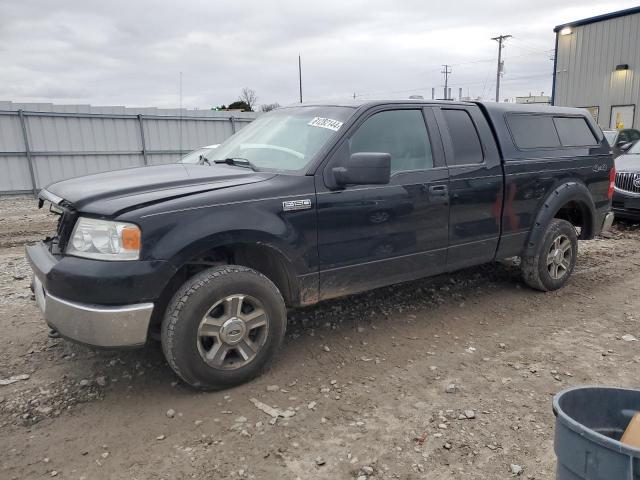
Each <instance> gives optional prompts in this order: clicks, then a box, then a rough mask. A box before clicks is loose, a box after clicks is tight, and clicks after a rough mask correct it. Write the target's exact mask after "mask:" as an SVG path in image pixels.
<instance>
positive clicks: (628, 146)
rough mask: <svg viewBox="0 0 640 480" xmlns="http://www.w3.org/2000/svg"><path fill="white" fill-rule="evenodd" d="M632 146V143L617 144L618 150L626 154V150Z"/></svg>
mask: <svg viewBox="0 0 640 480" xmlns="http://www.w3.org/2000/svg"><path fill="white" fill-rule="evenodd" d="M632 146H633V142H620V143H619V144H618V148H619V149H620V150H622V151H623V152H626V151H627V150H629V149H630V148H631V147H632Z"/></svg>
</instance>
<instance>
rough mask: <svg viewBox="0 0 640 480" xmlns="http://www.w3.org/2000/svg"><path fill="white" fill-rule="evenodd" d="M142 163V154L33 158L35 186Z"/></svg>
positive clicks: (138, 165) (44, 185)
mask: <svg viewBox="0 0 640 480" xmlns="http://www.w3.org/2000/svg"><path fill="white" fill-rule="evenodd" d="M142 165H143V163H142V155H70V156H65V155H61V156H58V155H55V156H37V157H34V159H33V166H34V170H35V175H36V182H37V188H43V187H46V186H47V185H49V184H50V183H53V182H58V181H60V180H64V179H67V178H73V177H79V176H82V175H89V174H92V173H100V172H107V171H110V170H119V169H121V168H129V167H140V166H142Z"/></svg>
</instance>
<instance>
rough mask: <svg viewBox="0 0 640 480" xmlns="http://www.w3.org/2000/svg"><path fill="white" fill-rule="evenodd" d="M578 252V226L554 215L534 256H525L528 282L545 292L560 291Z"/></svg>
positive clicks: (525, 279)
mask: <svg viewBox="0 0 640 480" xmlns="http://www.w3.org/2000/svg"><path fill="white" fill-rule="evenodd" d="M577 255H578V237H577V235H576V230H575V228H574V226H573V225H572V224H571V223H569V222H567V221H566V220H561V219H559V218H554V219H553V220H552V221H551V222H550V223H549V226H548V227H547V231H546V232H545V234H544V238H543V240H542V242H541V243H540V245H539V247H538V249H537V252H536V253H535V254H534V255H529V256H523V257H522V263H521V269H522V276H523V278H524V281H525V283H526V284H527V285H529V286H530V287H532V288H535V289H537V290H542V291H544V292H547V291H550V290H557V289H559V288H561V287H562V286H564V284H565V283H567V281H568V280H569V277H570V276H571V273H572V272H573V268H574V267H575V264H576V258H577Z"/></svg>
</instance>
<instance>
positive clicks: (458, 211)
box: [27, 101, 615, 389]
mask: <svg viewBox="0 0 640 480" xmlns="http://www.w3.org/2000/svg"><path fill="white" fill-rule="evenodd" d="M209 157H210V158H205V157H204V156H203V157H202V158H201V159H200V162H199V164H172V165H161V166H151V167H142V168H133V169H128V170H121V171H114V172H108V173H102V174H97V175H91V176H86V177H82V178H75V179H71V180H65V181H61V182H58V183H55V184H53V185H50V186H48V187H47V188H46V189H43V190H41V191H40V194H39V204H40V207H42V205H43V204H45V203H48V204H50V205H49V207H50V208H51V209H53V210H54V211H57V212H59V213H60V219H59V223H58V229H57V232H56V233H55V234H53V235H52V236H51V237H49V238H47V239H46V240H44V241H43V242H41V243H39V244H37V245H33V246H29V247H28V248H27V256H28V259H29V261H30V263H31V266H32V268H33V271H34V273H35V276H34V284H33V287H34V291H35V297H36V302H37V304H38V306H39V307H40V309H41V310H42V311H43V312H44V318H45V320H46V322H47V323H48V324H49V326H51V327H52V328H54V329H56V330H57V331H58V332H59V333H60V334H61V335H62V336H63V337H66V338H68V339H71V340H75V341H78V342H81V343H85V344H90V345H95V346H102V347H133V346H140V345H143V344H145V343H146V342H147V341H148V339H149V338H153V337H158V336H159V337H160V339H161V341H162V348H163V350H164V353H165V355H166V358H167V361H168V363H169V365H170V366H171V367H172V368H173V370H174V371H175V372H176V373H177V374H178V375H179V376H180V377H181V378H182V379H183V380H184V381H185V382H187V383H188V384H190V385H193V386H194V387H197V388H201V389H213V388H222V387H226V386H230V385H233V384H238V383H241V382H244V381H246V380H248V379H250V378H251V377H254V376H255V375H257V374H259V372H260V371H261V370H262V369H263V368H264V367H265V365H267V363H268V362H269V361H270V360H271V359H272V357H273V356H274V354H275V353H276V351H277V350H278V348H279V347H280V345H281V342H282V340H283V337H284V334H285V327H286V323H287V308H288V307H296V306H301V305H311V304H314V303H317V302H320V301H322V300H325V299H329V298H333V297H338V296H344V295H349V294H352V293H356V292H362V291H365V290H369V289H374V288H378V287H382V286H384V285H389V284H393V283H398V282H404V281H408V280H413V279H417V278H420V277H426V276H430V275H437V274H442V273H445V272H450V271H453V270H457V269H460V268H464V267H468V266H471V265H477V264H481V263H486V262H492V261H495V260H500V259H505V258H511V257H520V258H521V266H522V272H523V276H524V281H525V282H526V283H527V284H528V285H530V286H531V287H533V288H535V289H538V290H543V291H548V290H554V289H557V288H560V287H561V286H563V285H564V284H565V283H566V282H567V280H568V279H569V277H570V275H571V272H572V270H573V268H574V265H575V262H576V254H577V248H578V244H577V240H578V239H590V238H593V237H594V236H595V235H596V234H598V233H600V232H601V231H602V230H604V229H607V228H608V227H609V226H610V225H611V222H612V221H613V214H612V213H611V198H612V194H613V190H614V179H615V170H614V168H613V160H612V156H611V150H610V147H609V145H608V144H607V142H606V140H605V139H604V137H603V134H602V132H601V130H600V129H599V128H598V127H597V125H596V124H595V123H594V122H593V120H592V119H591V116H590V115H589V113H588V112H586V111H584V110H578V109H570V108H554V107H536V106H519V105H511V104H495V103H457V102H440V103H438V102H427V101H378V102H368V103H359V104H340V105H329V104H323V105H304V104H302V105H298V106H292V107H287V108H281V109H278V110H276V111H274V112H271V113H268V114H265V115H262V116H260V117H259V118H258V119H257V120H255V121H254V122H253V123H251V124H250V125H248V126H247V127H245V128H243V129H242V130H241V131H239V132H238V133H236V134H235V135H234V136H232V137H231V138H229V139H228V140H227V141H226V142H224V143H223V144H221V145H220V146H219V147H217V148H216V149H215V150H213V151H212V153H211V154H209Z"/></svg>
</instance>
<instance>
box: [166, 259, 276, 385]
mask: <svg viewBox="0 0 640 480" xmlns="http://www.w3.org/2000/svg"><path fill="white" fill-rule="evenodd" d="M286 324H287V311H286V307H285V304H284V300H283V299H282V295H281V294H280V292H279V290H278V289H277V287H276V286H275V285H274V284H273V282H271V281H270V280H269V279H268V278H267V277H265V276H264V275H262V274H261V273H258V272H256V271H255V270H252V269H250V268H247V267H241V266H237V265H225V266H221V267H215V268H210V269H207V270H205V271H203V272H201V273H199V274H198V275H195V276H194V277H192V278H190V279H189V280H187V282H186V283H185V284H184V285H183V286H182V287H181V288H180V289H179V290H178V292H177V293H176V294H175V295H174V296H173V299H172V300H171V302H170V303H169V306H168V307H167V311H166V313H165V317H164V320H163V322H162V332H161V338H162V349H163V351H164V354H165V357H166V359H167V362H168V363H169V365H170V366H171V368H172V369H173V370H174V371H175V372H176V374H177V375H178V376H179V377H180V378H182V379H183V380H184V381H185V382H186V383H188V384H189V385H191V386H193V387H195V388H199V389H202V390H213V389H219V388H225V387H230V386H233V385H237V384H240V383H243V382H246V381H248V380H250V379H251V378H254V377H255V376H257V375H259V374H260V373H261V372H262V371H263V370H264V369H265V368H266V366H267V365H268V364H269V363H270V361H271V360H272V359H273V357H274V355H275V353H276V351H277V350H278V348H279V347H280V345H281V344H282V340H283V339H284V333H285V329H286Z"/></svg>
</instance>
